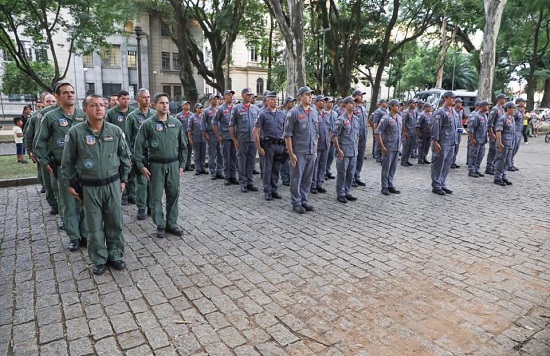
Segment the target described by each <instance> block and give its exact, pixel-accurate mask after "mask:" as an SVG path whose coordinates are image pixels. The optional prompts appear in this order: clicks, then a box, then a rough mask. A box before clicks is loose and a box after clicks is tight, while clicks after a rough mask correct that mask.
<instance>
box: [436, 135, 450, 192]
mask: <svg viewBox="0 0 550 356" xmlns="http://www.w3.org/2000/svg"><path fill="white" fill-rule="evenodd" d="M453 152H454V145H449V146H447V145H441V152H439V153H436V152H435V150H434V148H433V144H432V166H431V175H432V188H434V189H441V188H444V187H445V180H446V179H447V174H449V168H450V167H451V161H452V159H453Z"/></svg>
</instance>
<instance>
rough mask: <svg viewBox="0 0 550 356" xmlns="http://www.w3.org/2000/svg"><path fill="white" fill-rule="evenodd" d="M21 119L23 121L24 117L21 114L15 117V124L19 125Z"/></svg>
mask: <svg viewBox="0 0 550 356" xmlns="http://www.w3.org/2000/svg"><path fill="white" fill-rule="evenodd" d="M19 121H23V118H22V117H21V116H16V117H14V118H13V124H14V125H17V123H18V122H19Z"/></svg>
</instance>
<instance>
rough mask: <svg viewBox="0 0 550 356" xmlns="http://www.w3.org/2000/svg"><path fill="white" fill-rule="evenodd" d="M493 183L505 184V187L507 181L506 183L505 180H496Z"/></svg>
mask: <svg viewBox="0 0 550 356" xmlns="http://www.w3.org/2000/svg"><path fill="white" fill-rule="evenodd" d="M493 183H495V184H496V185H500V186H503V187H505V186H506V183H504V181H501V180H495V181H494V182H493Z"/></svg>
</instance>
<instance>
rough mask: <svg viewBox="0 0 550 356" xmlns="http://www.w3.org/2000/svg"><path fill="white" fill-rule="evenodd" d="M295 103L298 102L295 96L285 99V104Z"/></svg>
mask: <svg viewBox="0 0 550 356" xmlns="http://www.w3.org/2000/svg"><path fill="white" fill-rule="evenodd" d="M293 101H296V99H295V98H294V97H293V96H287V97H286V98H285V104H288V103H291V102H293Z"/></svg>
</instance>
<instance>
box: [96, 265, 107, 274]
mask: <svg viewBox="0 0 550 356" xmlns="http://www.w3.org/2000/svg"><path fill="white" fill-rule="evenodd" d="M106 270H107V266H105V265H104V264H101V265H95V266H94V269H93V272H94V274H95V275H96V276H101V275H102V274H103V273H105V271H106Z"/></svg>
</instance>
